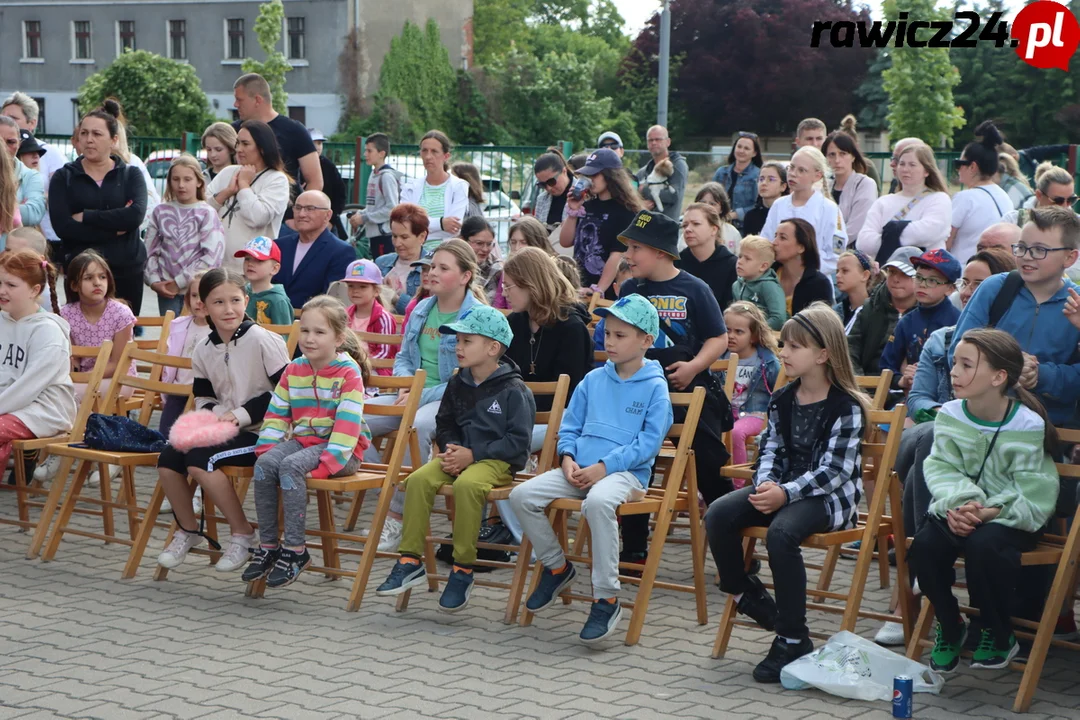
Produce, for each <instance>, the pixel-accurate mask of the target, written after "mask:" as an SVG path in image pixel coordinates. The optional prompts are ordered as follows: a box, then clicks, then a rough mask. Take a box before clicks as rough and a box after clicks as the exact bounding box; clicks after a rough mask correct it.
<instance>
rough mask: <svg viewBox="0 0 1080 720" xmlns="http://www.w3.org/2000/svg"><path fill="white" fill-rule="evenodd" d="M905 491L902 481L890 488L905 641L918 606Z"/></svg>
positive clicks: (912, 630) (895, 482)
mask: <svg viewBox="0 0 1080 720" xmlns="http://www.w3.org/2000/svg"><path fill="white" fill-rule="evenodd" d="M901 492H903V491H902V490H901V487H900V483H899V482H897V481H896V480H894V481H893V483H892V487H891V488H890V489H889V505H890V507H891V509H892V512H893V515H892V529H893V545H894V546H895V547H896V591H897V604H896V607H897V612H899V613H900V618H901V622H902V623H903V625H904V642H905V644H906V643H907V642H908V641H910V640H911V635H912V633H913V632H914V630H915V616H916V614H917V613H918V606H917V605H916V603H915V593H914V591H913V590H912V587H911V569H910V568H909V567H908V561H907V533H908V530H909V528H905V527H904V513H903V509H902V508H901V505H900V502H901V500H900V494H901Z"/></svg>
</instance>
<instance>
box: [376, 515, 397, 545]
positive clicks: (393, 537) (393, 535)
mask: <svg viewBox="0 0 1080 720" xmlns="http://www.w3.org/2000/svg"><path fill="white" fill-rule="evenodd" d="M401 530H402V525H401V521H400V520H395V519H394V518H392V517H388V518H386V522H385V523H383V528H382V535H380V536H379V552H391V553H392V552H397V549H398V546H399V545H401Z"/></svg>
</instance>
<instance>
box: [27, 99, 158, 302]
mask: <svg viewBox="0 0 1080 720" xmlns="http://www.w3.org/2000/svg"><path fill="white" fill-rule="evenodd" d="M110 110H117V111H118V108H116V107H115V105H112V106H111V105H110V102H109V101H106V103H105V105H104V106H103V107H101V108H98V109H97V110H92V111H91V112H89V113H87V114H86V115H84V116H83V118H82V121H81V122H80V123H79V126H78V128H77V131H76V134H77V135H78V140H79V150H80V152H81V153H82V156H81V157H79V158H76V159H75V161H74V162H69V163H68V164H67V165H65V166H64V167H62V168H60V169H59V170H57V171H56V172H55V173H53V177H52V181H51V182H50V183H49V218H50V219H51V220H52V226H53V229H54V230H56V234H57V236H58V237H59V238H60V242H61V243H62V246H63V254H64V257H63V258H62V261H63V264H64V266H65V267H66V266H67V264H68V263H69V262H71V259H72V258H74V257H75V256H76V255H78V254H79V253H81V252H83V251H84V250H96V251H97V252H98V253H100V254H101V255H102V256H104V258H105V260H106V261H107V262H108V263H109V267H110V268H111V269H112V273H113V279H114V281H115V283H116V296H117V297H118V298H120V299H121V300H124V301H125V302H126V303H127V304H128V307H130V308H131V311H132V312H133V313H134V314H135V315H138V314H139V312H140V311H141V310H142V299H143V269H144V268H145V266H146V246H145V245H144V244H143V242H142V239H141V238H140V237H139V226H141V225H142V222H143V219H144V218H145V216H146V198H147V195H146V181H145V180H144V179H143V175H142V173H140V172H139V171H138V169H136V168H134V167H132V166H130V165H128V164H126V163H125V162H124V161H123V160H122V159H121V158H120V156H119V155H114V154H113V153H112V149H113V146H114V145H115V143H116V142H117V140H118V133H119V132H120V129H119V122H118V121H117V119H116V115H115V114H114V113H113V112H110Z"/></svg>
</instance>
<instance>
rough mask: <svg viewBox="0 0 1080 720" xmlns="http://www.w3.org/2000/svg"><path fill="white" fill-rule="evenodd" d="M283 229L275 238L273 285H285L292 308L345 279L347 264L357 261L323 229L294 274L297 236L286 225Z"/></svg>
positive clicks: (354, 253) (335, 238)
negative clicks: (277, 250)
mask: <svg viewBox="0 0 1080 720" xmlns="http://www.w3.org/2000/svg"><path fill="white" fill-rule="evenodd" d="M282 230H283V232H282V233H281V236H280V237H279V238H278V239H277V245H278V248H280V249H281V270H279V271H278V274H277V275H275V276H274V279H273V282H274V283H276V284H278V285H284V286H285V294H286V295H288V296H289V300H290V301H291V302H292V306H293V307H294V308H302V307H304V303H306V302H307V301H308V300H310V299H311V298H313V297H315V296H316V295H322V294H324V293H326V291H327V290H329V289H330V284H331V283H334V282H337V281H338V280H340V279H342V278H343V277H345V270H346V269H347V268H348V267H349V263H351V262H352V261H353V260H355V259H356V251H355V250H353V248H352V246H351V245H349V244H348V243H347V242H345V241H343V240H341V239H339V238H338V237H337V236H336V235H334V233H333V232H331V230H330V228H326V229H325V230H323V231H322V235H319V237H317V238H315V242H313V243H312V244H311V248H310V249H308V251H307V254H306V255H304V259H303V260H301V261H300V267H298V268H296V272H295V273H294V272H293V261H294V260H295V259H296V246H297V245H298V244H299V243H300V234H299V233H298V232H296V231H295V230H290V229H288V228H287V227H285V226H282Z"/></svg>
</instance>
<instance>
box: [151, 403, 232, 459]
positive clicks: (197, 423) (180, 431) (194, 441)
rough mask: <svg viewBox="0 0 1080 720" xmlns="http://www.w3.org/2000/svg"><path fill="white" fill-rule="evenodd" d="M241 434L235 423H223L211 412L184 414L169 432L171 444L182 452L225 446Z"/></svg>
mask: <svg viewBox="0 0 1080 720" xmlns="http://www.w3.org/2000/svg"><path fill="white" fill-rule="evenodd" d="M239 434H240V428H238V427H236V425H235V424H234V423H231V422H222V421H221V420H220V419H219V418H218V416H217V415H215V414H214V413H212V412H211V411H209V410H196V411H194V412H189V413H184V414H183V415H181V416H180V417H178V418H177V419H176V423H175V424H173V426H172V430H170V431H169V444H170V445H172V446H173V447H174V448H176V449H177V450H179V451H180V452H187V451H189V450H192V449H194V448H200V447H216V446H217V445H223V444H225V443H227V442H229V441H230V440H232V439H233V438H234V437H236V436H237V435H239Z"/></svg>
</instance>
